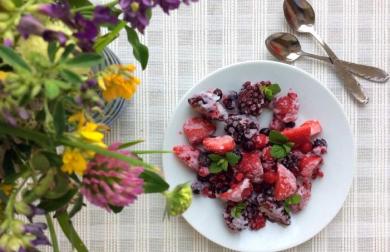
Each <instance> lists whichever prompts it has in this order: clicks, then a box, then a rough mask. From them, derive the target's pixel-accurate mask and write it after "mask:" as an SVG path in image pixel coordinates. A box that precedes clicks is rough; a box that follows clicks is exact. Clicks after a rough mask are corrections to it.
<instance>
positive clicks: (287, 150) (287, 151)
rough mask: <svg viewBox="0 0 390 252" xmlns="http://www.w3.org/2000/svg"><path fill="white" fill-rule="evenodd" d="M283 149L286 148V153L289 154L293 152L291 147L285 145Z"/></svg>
mask: <svg viewBox="0 0 390 252" xmlns="http://www.w3.org/2000/svg"><path fill="white" fill-rule="evenodd" d="M283 148H284V150H285V151H286V153H287V154H288V153H290V152H291V146H290V145H288V144H283Z"/></svg>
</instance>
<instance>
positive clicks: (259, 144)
mask: <svg viewBox="0 0 390 252" xmlns="http://www.w3.org/2000/svg"><path fill="white" fill-rule="evenodd" d="M253 142H254V143H255V147H256V148H257V149H263V148H264V147H265V146H267V144H268V142H269V138H268V136H267V135H264V134H258V135H256V136H254V137H253Z"/></svg>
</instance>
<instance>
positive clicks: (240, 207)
mask: <svg viewBox="0 0 390 252" xmlns="http://www.w3.org/2000/svg"><path fill="white" fill-rule="evenodd" d="M245 207H246V205H245V203H242V202H241V203H239V204H237V205H235V206H234V207H233V208H232V210H231V211H230V215H231V216H232V217H234V218H239V217H240V216H241V214H242V212H243V211H244V210H245Z"/></svg>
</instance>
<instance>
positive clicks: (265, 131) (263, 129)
mask: <svg viewBox="0 0 390 252" xmlns="http://www.w3.org/2000/svg"><path fill="white" fill-rule="evenodd" d="M270 132H271V130H270V128H262V129H261V130H260V133H261V134H264V135H266V136H268V135H269V133H270Z"/></svg>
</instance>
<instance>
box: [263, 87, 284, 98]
mask: <svg viewBox="0 0 390 252" xmlns="http://www.w3.org/2000/svg"><path fill="white" fill-rule="evenodd" d="M262 90H263V93H264V95H265V98H267V100H269V101H271V100H272V99H273V98H274V97H275V95H277V94H278V93H279V92H280V91H281V89H280V86H279V84H272V85H270V86H268V87H264V88H263V89H262Z"/></svg>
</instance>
